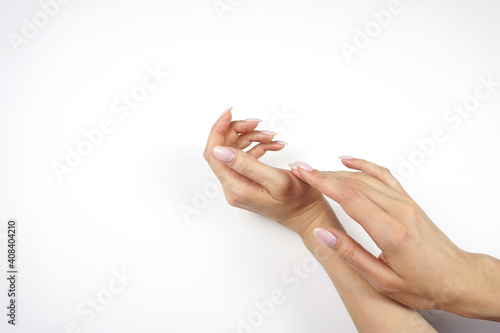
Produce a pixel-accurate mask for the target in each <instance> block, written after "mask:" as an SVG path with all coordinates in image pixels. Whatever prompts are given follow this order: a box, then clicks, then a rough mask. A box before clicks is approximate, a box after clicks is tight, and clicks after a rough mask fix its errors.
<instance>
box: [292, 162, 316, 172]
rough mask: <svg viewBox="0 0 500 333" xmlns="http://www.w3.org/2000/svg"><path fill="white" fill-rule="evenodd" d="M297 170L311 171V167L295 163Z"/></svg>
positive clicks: (302, 163)
mask: <svg viewBox="0 0 500 333" xmlns="http://www.w3.org/2000/svg"><path fill="white" fill-rule="evenodd" d="M295 164H296V165H297V167H298V168H301V169H304V170H306V171H313V168H312V166H310V165H309V164H307V163H304V162H295Z"/></svg>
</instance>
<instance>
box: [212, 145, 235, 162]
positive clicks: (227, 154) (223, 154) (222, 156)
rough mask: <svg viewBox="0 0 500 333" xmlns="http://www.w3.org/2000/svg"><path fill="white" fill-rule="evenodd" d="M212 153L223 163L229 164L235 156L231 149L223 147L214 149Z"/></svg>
mask: <svg viewBox="0 0 500 333" xmlns="http://www.w3.org/2000/svg"><path fill="white" fill-rule="evenodd" d="M212 153H213V154H214V156H215V157H217V158H218V159H219V160H221V161H222V162H224V163H231V162H232V161H233V159H234V156H235V155H236V153H235V152H234V151H233V150H232V149H230V148H227V147H223V146H216V147H214V148H213V149H212Z"/></svg>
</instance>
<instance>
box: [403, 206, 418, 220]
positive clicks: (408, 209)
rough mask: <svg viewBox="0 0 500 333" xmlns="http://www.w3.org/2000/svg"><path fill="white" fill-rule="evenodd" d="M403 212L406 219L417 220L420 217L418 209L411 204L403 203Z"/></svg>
mask: <svg viewBox="0 0 500 333" xmlns="http://www.w3.org/2000/svg"><path fill="white" fill-rule="evenodd" d="M403 211H404V214H405V216H406V217H407V218H408V219H413V220H415V219H419V218H420V217H421V215H422V214H421V211H420V209H419V208H418V207H417V206H415V205H413V204H411V203H405V204H404V206H403Z"/></svg>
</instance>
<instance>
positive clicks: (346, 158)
mask: <svg viewBox="0 0 500 333" xmlns="http://www.w3.org/2000/svg"><path fill="white" fill-rule="evenodd" d="M339 158H340V159H341V160H353V159H354V157H352V156H339Z"/></svg>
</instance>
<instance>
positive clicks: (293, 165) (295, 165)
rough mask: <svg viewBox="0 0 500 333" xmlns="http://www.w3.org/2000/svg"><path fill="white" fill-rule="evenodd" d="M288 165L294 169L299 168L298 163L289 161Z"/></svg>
mask: <svg viewBox="0 0 500 333" xmlns="http://www.w3.org/2000/svg"><path fill="white" fill-rule="evenodd" d="M288 166H289V167H290V169H294V170H297V163H295V162H294V163H288Z"/></svg>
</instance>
